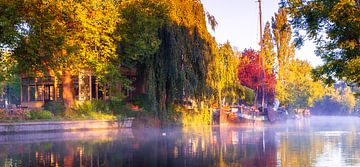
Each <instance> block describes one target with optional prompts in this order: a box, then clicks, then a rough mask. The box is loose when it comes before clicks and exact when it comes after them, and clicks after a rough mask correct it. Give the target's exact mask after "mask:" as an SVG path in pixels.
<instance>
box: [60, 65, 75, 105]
mask: <svg viewBox="0 0 360 167" xmlns="http://www.w3.org/2000/svg"><path fill="white" fill-rule="evenodd" d="M61 79H62V87H63V93H62V95H63V100H64V104H65V106H66V110H68V109H70V107H71V106H72V105H73V104H74V82H73V79H72V75H71V73H70V72H69V71H66V72H65V73H64V75H63V77H62V78H61Z"/></svg>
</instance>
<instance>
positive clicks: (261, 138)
mask: <svg viewBox="0 0 360 167" xmlns="http://www.w3.org/2000/svg"><path fill="white" fill-rule="evenodd" d="M0 166H181V167H184V166H246V167H252V166H260V167H267V166H269V167H271V166H289V167H297V166H299V167H306V166H331V167H333V166H360V118H355V117H312V118H310V119H304V120H298V121H290V122H288V123H286V124H284V125H278V124H276V125H270V126H268V125H267V126H257V127H255V128H254V127H252V126H251V125H249V126H248V127H234V126H232V127H223V126H222V127H210V126H209V127H196V128H174V129H128V130H103V131H90V132H89V131H87V132H58V133H35V134H21V135H19V134H17V135H0Z"/></svg>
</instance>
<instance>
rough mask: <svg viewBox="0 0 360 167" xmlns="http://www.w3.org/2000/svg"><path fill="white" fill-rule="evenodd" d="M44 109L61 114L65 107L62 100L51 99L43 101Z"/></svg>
mask: <svg viewBox="0 0 360 167" xmlns="http://www.w3.org/2000/svg"><path fill="white" fill-rule="evenodd" d="M44 110H47V111H51V112H52V113H53V114H54V115H61V114H63V113H64V112H65V110H66V107H65V105H64V102H62V101H52V102H47V103H45V105H44Z"/></svg>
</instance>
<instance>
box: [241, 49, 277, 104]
mask: <svg viewBox="0 0 360 167" xmlns="http://www.w3.org/2000/svg"><path fill="white" fill-rule="evenodd" d="M262 61H264V60H263V59H262V58H261V57H260V54H259V53H258V52H256V51H255V50H252V49H247V50H244V52H243V53H242V57H241V60H240V65H239V68H238V78H239V80H240V83H241V85H244V86H246V87H249V88H251V89H253V90H254V91H256V90H258V92H257V93H258V97H257V101H258V102H260V101H261V100H262V86H264V90H265V100H266V101H267V102H268V103H272V102H273V101H274V97H275V84H276V78H275V75H274V73H273V71H272V68H271V67H269V68H266V67H264V68H265V69H263V67H262V63H263V62H262ZM269 66H271V65H269ZM263 70H264V71H263ZM263 72H264V77H263V74H262V73H263Z"/></svg>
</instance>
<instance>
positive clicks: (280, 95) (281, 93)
mask: <svg viewBox="0 0 360 167" xmlns="http://www.w3.org/2000/svg"><path fill="white" fill-rule="evenodd" d="M272 29H273V35H274V42H275V46H276V74H277V83H276V88H275V90H276V98H277V99H279V100H280V102H285V99H286V98H287V97H288V96H289V93H291V92H287V91H286V90H285V88H286V86H285V85H286V80H285V76H287V75H288V72H289V70H288V68H289V67H290V66H289V64H290V62H291V61H292V60H293V59H294V56H295V47H294V44H293V43H292V41H291V39H292V31H291V26H290V24H289V22H288V20H287V11H286V9H284V8H280V9H279V10H278V13H276V14H275V16H274V17H273V18H272Z"/></svg>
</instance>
